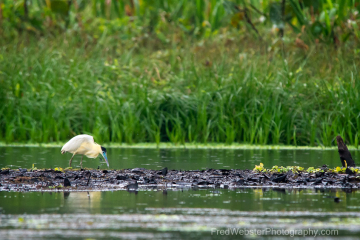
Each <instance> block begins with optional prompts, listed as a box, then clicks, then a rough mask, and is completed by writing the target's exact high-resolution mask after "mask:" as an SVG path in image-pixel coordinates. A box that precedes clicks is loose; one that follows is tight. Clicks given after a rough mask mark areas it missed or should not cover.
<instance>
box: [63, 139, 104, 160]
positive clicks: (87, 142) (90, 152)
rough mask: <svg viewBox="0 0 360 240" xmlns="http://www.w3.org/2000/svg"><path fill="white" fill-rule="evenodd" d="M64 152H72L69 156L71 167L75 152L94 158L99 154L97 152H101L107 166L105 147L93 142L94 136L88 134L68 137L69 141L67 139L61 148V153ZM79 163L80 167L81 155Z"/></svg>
mask: <svg viewBox="0 0 360 240" xmlns="http://www.w3.org/2000/svg"><path fill="white" fill-rule="evenodd" d="M103 149H104V152H103ZM66 152H69V153H72V154H73V156H72V157H71V159H70V161H69V166H70V167H71V162H72V159H73V157H74V156H75V155H76V154H79V155H85V156H87V157H88V158H96V157H97V156H99V154H101V155H102V156H103V157H104V159H105V161H106V164H107V165H108V167H109V162H108V160H107V157H106V149H105V148H102V147H101V146H100V145H99V144H97V143H96V142H94V138H93V137H92V136H90V135H87V134H81V135H77V136H75V137H73V138H72V139H70V141H68V142H67V143H66V144H65V145H64V146H63V147H62V148H61V153H62V154H64V153H66ZM80 165H81V167H82V157H81V163H80Z"/></svg>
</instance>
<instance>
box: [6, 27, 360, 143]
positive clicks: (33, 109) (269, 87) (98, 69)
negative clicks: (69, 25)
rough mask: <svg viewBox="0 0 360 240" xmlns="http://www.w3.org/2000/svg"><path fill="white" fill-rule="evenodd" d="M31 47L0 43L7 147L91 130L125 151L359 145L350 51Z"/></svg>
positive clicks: (226, 45)
mask: <svg viewBox="0 0 360 240" xmlns="http://www.w3.org/2000/svg"><path fill="white" fill-rule="evenodd" d="M233 36H237V33H234V35H233ZM227 38H228V39H234V38H232V35H229V36H227ZM26 39H27V40H26V41H23V40H21V38H18V39H17V41H16V42H13V43H11V44H9V43H2V44H1V45H0V46H1V47H0V56H1V57H0V59H1V60H0V61H1V62H0V141H3V142H8V143H10V142H61V141H66V140H68V139H69V138H70V137H72V136H74V135H76V134H80V133H89V134H92V135H94V137H95V139H96V141H98V142H118V143H119V142H124V143H128V144H132V143H139V142H154V143H157V144H160V142H172V143H174V144H179V145H181V144H184V143H185V142H192V143H213V142H214V143H226V144H229V145H230V144H232V143H234V142H236V143H246V144H263V145H268V144H274V145H275V144H276V145H278V144H286V145H295V146H301V145H323V146H331V145H334V141H333V139H334V137H335V136H336V135H337V134H341V135H342V136H343V137H344V139H346V141H347V142H349V143H351V144H353V145H355V146H358V136H359V129H360V119H359V115H358V113H359V112H360V103H359V101H358V100H357V99H358V97H359V96H358V95H359V89H360V79H359V74H358V64H359V61H358V59H357V58H358V57H357V56H356V55H355V54H349V52H350V53H351V51H352V52H354V50H351V48H352V46H349V47H346V46H344V47H342V48H338V49H334V48H333V47H331V46H328V45H326V44H319V45H316V46H312V47H311V48H310V49H309V50H308V51H303V50H301V49H298V48H297V47H295V46H293V45H292V44H288V45H286V46H285V47H286V49H287V51H286V52H285V55H284V54H279V53H281V51H282V50H281V47H278V48H276V47H274V48H273V49H269V50H267V51H265V52H264V51H263V48H261V47H260V48H259V47H258V45H260V44H262V43H263V42H262V40H257V41H252V42H250V41H247V43H245V44H244V42H246V41H244V39H238V40H236V39H235V40H232V41H230V42H228V41H224V40H223V37H213V38H211V39H208V40H206V41H203V40H191V41H189V42H185V43H184V42H181V43H179V42H177V39H174V40H173V41H174V42H171V43H170V44H169V45H170V47H166V48H163V49H159V48H158V46H156V45H155V46H153V47H152V48H149V47H148V48H144V47H142V46H138V47H134V46H132V47H128V46H131V45H130V44H129V45H127V42H126V41H125V42H124V44H123V45H119V44H117V43H115V42H114V41H113V39H112V38H104V40H103V42H92V43H87V44H88V45H84V44H82V42H81V41H78V40H76V39H72V38H71V37H68V36H63V37H61V38H48V39H40V40H39V39H38V38H31V37H30V38H26ZM169 45H167V46H169ZM5 56H6V57H5ZM324 59H327V61H324Z"/></svg>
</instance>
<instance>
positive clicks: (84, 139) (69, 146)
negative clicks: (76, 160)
mask: <svg viewBox="0 0 360 240" xmlns="http://www.w3.org/2000/svg"><path fill="white" fill-rule="evenodd" d="M82 144H84V145H87V144H90V145H91V144H95V142H94V138H93V137H92V136H90V135H87V134H81V135H77V136H75V137H73V138H72V139H70V140H69V141H68V142H67V143H66V144H65V145H64V146H63V147H62V149H61V153H65V152H69V153H76V152H77V150H78V149H79V148H80V147H81V145H82ZM80 154H81V153H80Z"/></svg>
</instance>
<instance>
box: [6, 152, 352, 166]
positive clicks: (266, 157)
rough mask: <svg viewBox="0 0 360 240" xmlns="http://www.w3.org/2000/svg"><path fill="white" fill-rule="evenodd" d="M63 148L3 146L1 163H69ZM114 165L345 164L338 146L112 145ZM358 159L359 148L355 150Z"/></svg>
mask: <svg viewBox="0 0 360 240" xmlns="http://www.w3.org/2000/svg"><path fill="white" fill-rule="evenodd" d="M60 149H61V148H38V147H0V159H1V161H0V167H1V168H3V167H11V168H18V167H21V168H31V167H32V164H35V166H36V167H37V168H55V167H62V168H65V167H68V164H69V160H70V158H71V156H72V155H71V154H70V153H66V154H64V155H62V154H61V153H60ZM107 155H108V159H109V164H110V169H124V168H125V169H126V168H135V167H143V168H148V169H159V168H164V167H168V168H169V169H182V170H197V169H206V168H216V169H219V168H227V169H253V168H254V166H255V164H256V165H259V163H260V162H262V163H264V165H265V167H267V168H268V167H269V168H271V167H272V166H274V165H278V166H301V167H304V168H308V167H317V166H322V165H324V164H327V165H329V166H330V167H336V166H339V165H341V163H340V160H339V154H338V152H337V150H335V149H334V150H324V151H320V150H256V149H250V150H244V149H223V150H221V149H220V150H219V149H143V148H139V149H136V148H109V149H108V154H107ZM352 155H353V157H354V158H355V159H357V157H358V155H359V153H358V151H352ZM80 159H81V156H75V157H74V159H73V163H72V164H73V165H72V167H80ZM83 166H84V167H88V168H97V167H98V166H100V167H101V168H106V164H105V163H104V162H100V160H99V158H97V159H89V158H86V157H84V159H83Z"/></svg>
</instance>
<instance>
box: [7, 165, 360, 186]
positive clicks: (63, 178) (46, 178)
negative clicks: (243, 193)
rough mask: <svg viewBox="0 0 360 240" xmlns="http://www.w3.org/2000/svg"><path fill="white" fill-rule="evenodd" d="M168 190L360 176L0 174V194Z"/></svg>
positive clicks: (358, 181)
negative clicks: (9, 192) (4, 192)
mask: <svg viewBox="0 0 360 240" xmlns="http://www.w3.org/2000/svg"><path fill="white" fill-rule="evenodd" d="M149 188H157V189H169V188H300V189H301V188H348V189H358V188H360V174H355V173H354V174H339V173H334V172H327V171H326V170H325V171H324V172H317V173H307V172H298V173H293V172H292V171H289V172H287V173H282V174H279V173H269V172H266V173H263V172H256V171H253V170H239V169H231V170H228V169H208V170H189V171H181V170H167V169H166V168H164V169H162V170H149V169H144V168H134V169H123V170H87V169H81V170H65V171H57V170H54V169H45V170H28V169H21V168H20V169H17V170H11V169H3V170H1V171H0V191H21V192H23V191H114V190H128V191H137V190H141V189H149Z"/></svg>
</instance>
